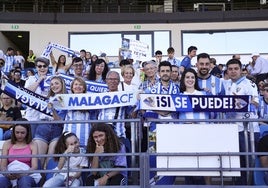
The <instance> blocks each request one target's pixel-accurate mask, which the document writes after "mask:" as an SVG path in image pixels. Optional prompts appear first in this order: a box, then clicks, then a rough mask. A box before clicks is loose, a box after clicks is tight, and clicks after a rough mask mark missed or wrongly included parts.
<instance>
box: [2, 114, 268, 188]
mask: <svg viewBox="0 0 268 188" xmlns="http://www.w3.org/2000/svg"><path fill="white" fill-rule="evenodd" d="M146 121H157V122H160V123H165V122H170V121H172V122H175V123H176V122H177V123H183V122H187V121H189V120H174V119H172V120H171V119H170V120H167V119H165V120H163V119H147V120H146ZM200 121H203V122H207V123H211V122H216V121H217V122H218V123H236V122H244V126H245V130H247V125H248V123H250V122H263V121H266V120H265V119H239V120H237V119H231V120H230V119H220V120H191V122H198V123H199V122H200ZM76 122H77V123H83V122H91V123H97V122H106V121H105V120H99V121H95V120H94V121H93V120H92V121H73V123H76ZM114 122H132V126H131V133H132V138H131V142H132V146H134V147H132V149H133V150H132V151H131V153H127V154H126V156H131V158H132V166H131V167H129V168H122V169H121V168H120V169H119V170H126V171H130V173H131V177H132V178H133V183H132V184H131V185H129V186H128V187H142V188H143V187H144V188H149V187H239V186H235V185H232V182H231V180H230V179H227V180H226V178H225V177H224V176H223V173H224V172H225V171H245V172H247V174H248V176H252V173H253V172H254V171H255V172H256V171H268V168H262V167H255V166H254V162H255V160H254V159H255V157H256V156H257V155H268V153H256V152H254V148H253V152H248V151H249V150H247V151H246V152H243V153H239V152H233V153H231V152H214V153H212V152H204V153H182V152H181V153H150V152H143V153H142V152H141V145H140V140H141V132H142V125H141V120H140V119H128V120H114ZM0 123H3V124H24V123H35V124H36V123H42V124H49V123H51V122H47V121H38V122H37V121H33V122H30V121H29V122H25V121H21V122H20V121H17V122H15V121H13V122H10V121H1V122H0ZM53 123H65V122H64V121H53ZM250 140H252V138H251V139H250ZM253 141H254V140H253ZM248 149H249V148H248ZM95 155H96V154H64V155H59V154H57V155H55V154H53V155H32V157H38V158H43V157H56V156H65V157H67V158H69V157H71V156H87V157H89V156H95ZM98 155H103V156H107V155H111V154H98ZM112 155H114V156H116V155H121V154H112ZM152 156H172V157H174V156H195V157H202V156H217V157H219V158H220V161H222V157H226V156H227V157H229V158H231V157H232V156H246V157H248V160H247V165H246V167H240V168H224V167H222V165H220V167H219V168H202V167H200V168H157V167H150V158H151V157H152ZM8 157H9V156H1V157H0V159H2V158H8ZM17 157H27V156H16V158H17ZM250 160H252V161H250ZM102 170H112V169H91V168H84V169H79V170H70V169H68V170H65V171H62V170H51V169H49V170H43V169H39V170H35V171H29V173H31V172H38V173H51V172H66V173H68V174H69V173H70V172H72V171H81V172H85V173H89V172H91V171H102ZM161 171H200V172H201V171H216V172H219V174H220V175H219V177H218V178H219V180H218V181H217V183H216V184H214V185H206V186H202V185H195V186H192V185H185V184H184V182H183V179H180V181H179V182H177V183H176V185H150V184H149V180H150V175H149V174H150V172H161ZM1 173H3V174H6V173H10V172H1ZM14 173H21V172H20V171H14ZM178 178H179V177H178ZM247 186H248V187H260V186H254V185H251V184H250V183H248V185H247ZM247 186H246V185H244V186H242V187H247ZM114 187H118V186H114Z"/></svg>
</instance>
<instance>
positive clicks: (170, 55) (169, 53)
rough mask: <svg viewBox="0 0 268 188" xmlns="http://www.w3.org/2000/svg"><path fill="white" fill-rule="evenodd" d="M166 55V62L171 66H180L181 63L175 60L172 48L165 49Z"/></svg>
mask: <svg viewBox="0 0 268 188" xmlns="http://www.w3.org/2000/svg"><path fill="white" fill-rule="evenodd" d="M167 53H168V58H167V61H168V62H170V64H171V65H176V66H178V67H179V66H180V65H181V62H180V60H178V59H176V58H175V50H174V48H173V47H169V48H168V49H167Z"/></svg>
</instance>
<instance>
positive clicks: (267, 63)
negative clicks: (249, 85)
mask: <svg viewBox="0 0 268 188" xmlns="http://www.w3.org/2000/svg"><path fill="white" fill-rule="evenodd" d="M252 60H253V61H254V62H255V65H254V67H253V70H252V71H251V73H250V74H251V75H253V76H255V77H256V83H259V81H261V80H264V79H266V78H267V76H268V60H267V59H265V58H263V57H261V56H260V54H259V53H253V54H252Z"/></svg>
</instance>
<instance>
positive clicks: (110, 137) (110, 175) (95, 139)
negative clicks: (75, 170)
mask: <svg viewBox="0 0 268 188" xmlns="http://www.w3.org/2000/svg"><path fill="white" fill-rule="evenodd" d="M87 153H90V154H93V153H94V154H99V153H100V154H101V153H120V154H124V153H126V151H125V146H124V144H122V143H120V140H119V139H118V137H117V136H116V134H115V133H114V131H113V129H112V128H111V127H110V125H107V124H104V123H98V124H95V125H94V126H93V128H92V130H91V131H90V135H89V138H88V144H87ZM89 163H90V166H91V168H114V170H109V171H98V172H95V171H93V172H92V173H91V174H90V175H89V176H88V177H87V180H86V185H87V186H104V185H126V181H125V180H126V172H125V171H118V170H116V168H125V167H127V162H126V156H125V155H118V156H93V157H89Z"/></svg>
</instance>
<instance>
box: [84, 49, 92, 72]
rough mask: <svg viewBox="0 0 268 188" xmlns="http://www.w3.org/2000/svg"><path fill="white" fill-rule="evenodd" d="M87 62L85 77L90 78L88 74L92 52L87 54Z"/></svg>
mask: <svg viewBox="0 0 268 188" xmlns="http://www.w3.org/2000/svg"><path fill="white" fill-rule="evenodd" d="M85 60H86V62H85V73H84V74H85V76H86V77H88V75H87V74H88V73H89V70H90V67H91V53H90V52H86V58H85Z"/></svg>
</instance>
